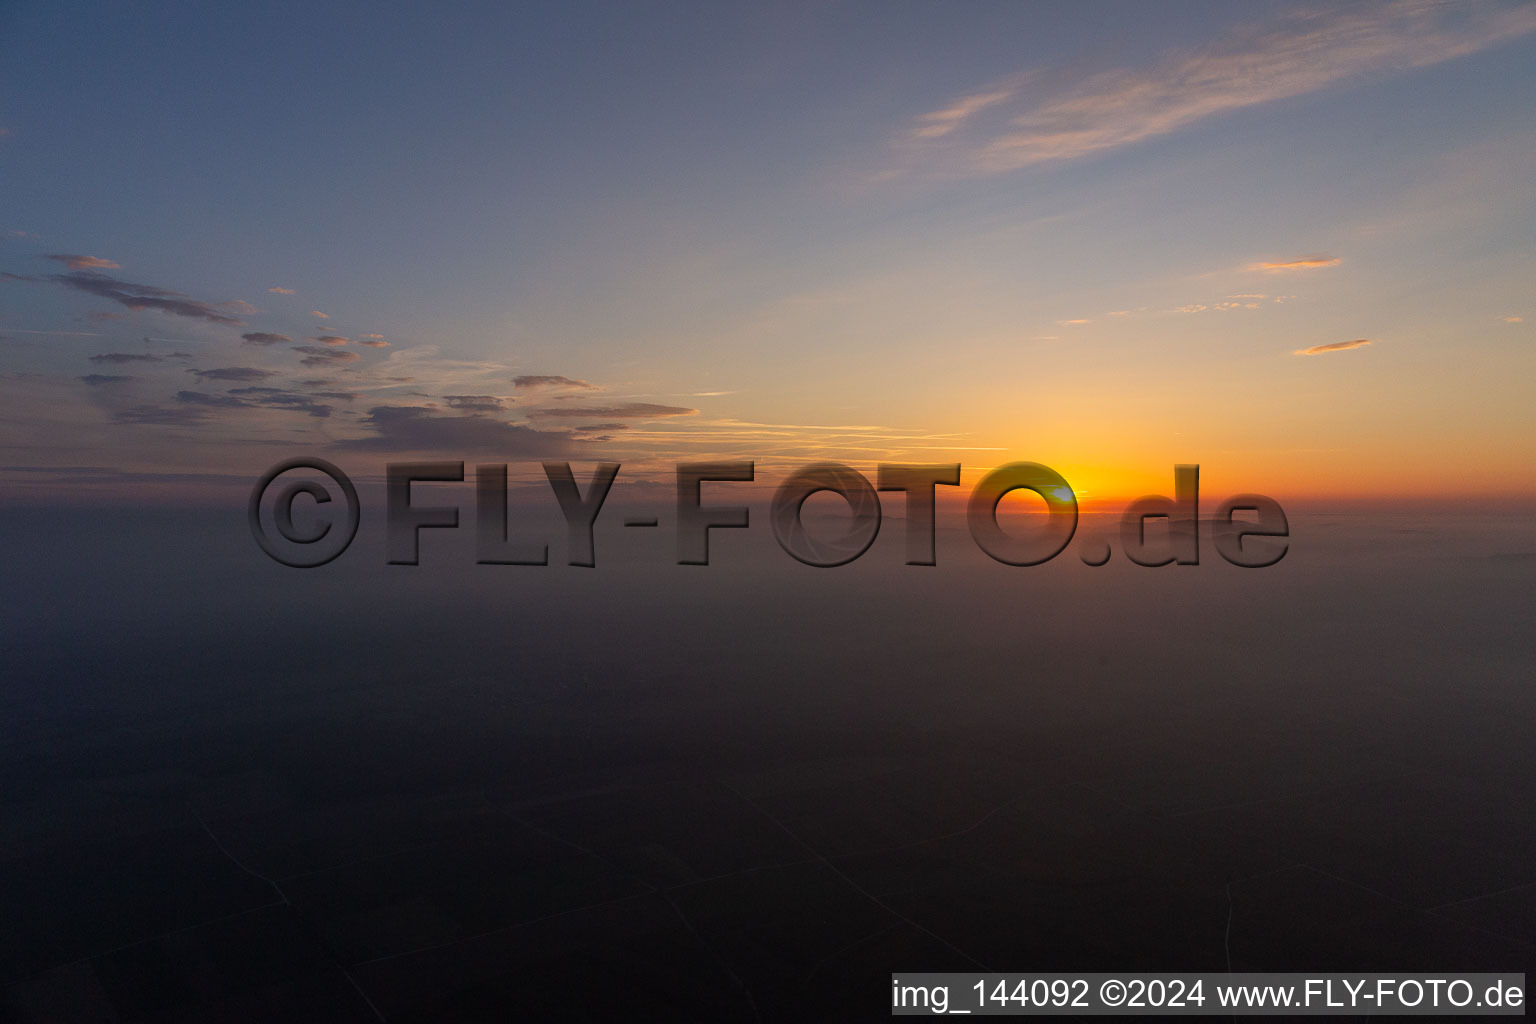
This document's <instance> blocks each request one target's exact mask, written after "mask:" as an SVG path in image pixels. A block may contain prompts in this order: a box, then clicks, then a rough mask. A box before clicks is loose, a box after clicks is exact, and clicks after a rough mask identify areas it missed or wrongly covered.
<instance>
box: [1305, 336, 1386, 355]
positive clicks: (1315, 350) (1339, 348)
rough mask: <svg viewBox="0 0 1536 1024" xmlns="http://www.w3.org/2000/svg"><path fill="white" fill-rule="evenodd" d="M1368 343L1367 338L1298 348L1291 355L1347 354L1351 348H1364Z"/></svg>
mask: <svg viewBox="0 0 1536 1024" xmlns="http://www.w3.org/2000/svg"><path fill="white" fill-rule="evenodd" d="M1370 343H1371V341H1370V339H1369V338H1356V339H1355V340H1354V341H1336V342H1334V343H1333V344H1331V345H1313V346H1312V347H1311V348H1299V349H1297V350H1296V351H1295V352H1292V353H1291V354H1292V355H1295V356H1320V355H1325V354H1326V353H1329V352H1348V351H1349V350H1350V349H1353V348H1364V347H1365V346H1367V345H1369V344H1370Z"/></svg>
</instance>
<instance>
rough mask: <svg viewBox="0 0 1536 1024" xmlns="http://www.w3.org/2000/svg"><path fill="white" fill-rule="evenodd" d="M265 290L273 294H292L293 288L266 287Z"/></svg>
mask: <svg viewBox="0 0 1536 1024" xmlns="http://www.w3.org/2000/svg"><path fill="white" fill-rule="evenodd" d="M267 291H268V292H270V293H271V294H273V295H292V294H293V289H292V288H277V287H272V288H268V289H267Z"/></svg>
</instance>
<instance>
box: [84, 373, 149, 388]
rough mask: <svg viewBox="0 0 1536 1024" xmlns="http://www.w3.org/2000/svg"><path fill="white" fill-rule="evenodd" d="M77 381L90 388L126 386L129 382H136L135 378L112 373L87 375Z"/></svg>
mask: <svg viewBox="0 0 1536 1024" xmlns="http://www.w3.org/2000/svg"><path fill="white" fill-rule="evenodd" d="M79 379H80V380H82V381H84V382H85V383H87V384H89V385H91V386H92V387H98V386H100V385H102V384H126V383H128V382H129V381H131V380H138V378H137V377H123V376H119V375H118V374H113V373H88V374H86V375H85V376H84V377H81V378H79Z"/></svg>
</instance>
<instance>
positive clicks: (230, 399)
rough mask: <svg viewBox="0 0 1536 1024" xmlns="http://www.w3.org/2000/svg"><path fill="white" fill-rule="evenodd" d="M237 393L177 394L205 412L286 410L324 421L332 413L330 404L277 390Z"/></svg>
mask: <svg viewBox="0 0 1536 1024" xmlns="http://www.w3.org/2000/svg"><path fill="white" fill-rule="evenodd" d="M237 391H238V392H239V393H238V394H237V393H236V392H235V391H231V392H230V393H229V394H227V395H210V394H208V393H206V392H203V391H178V392H176V401H178V402H181V403H183V404H185V405H194V406H201V407H202V408H205V409H254V408H266V409H283V410H286V411H289V412H302V413H307V414H308V415H310V416H314V417H316V418H317V419H325V418H326V417H327V416H329V415H330V414H331V407H330V406H329V405H326V404H324V403H323V402H316V401H315V400H314V399H313V398H311V397H310V396H308V395H299V394H294V393H292V392H288V391H282V390H279V389H278V388H239V389H237Z"/></svg>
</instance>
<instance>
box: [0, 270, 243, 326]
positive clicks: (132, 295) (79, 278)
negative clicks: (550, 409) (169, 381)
mask: <svg viewBox="0 0 1536 1024" xmlns="http://www.w3.org/2000/svg"><path fill="white" fill-rule="evenodd" d="M3 276H4V278H5V279H6V280H10V281H33V282H37V281H51V282H53V283H54V284H62V285H63V286H64V287H66V288H73V289H74V290H75V291H81V292H85V293H86V294H88V295H95V296H97V297H98V298H102V299H111V300H112V301H113V302H116V303H118V304H119V305H123V306H127V307H128V308H129V309H131V310H133V311H134V312H138V311H139V310H144V309H158V310H159V311H160V312H162V313H168V314H170V315H171V316H184V317H188V318H190V319H193V320H206V321H208V322H209V323H215V324H234V325H237V326H238V325H240V324H242V323H244V322H245V321H243V320H241V319H240V318H239V317H236V316H231V315H230V313H229V312H227V311H226V310H225V309H223V308H220V305H219V304H217V303H212V302H201V301H199V300H197V299H193V298H189V297H187V296H186V295H183V294H182V293H181V292H173V291H171V290H170V289H168V288H156V287H154V286H153V285H147V284H133V283H132V282H129V281H119V280H118V279H117V278H115V277H108V276H107V275H106V274H99V273H96V272H95V271H91V270H76V271H71V272H70V273H68V274H45V275H43V276H42V277H19V276H17V275H15V274H5V275H3ZM226 305H227V304H226ZM237 305H238V306H239V307H240V308H241V309H247V308H249V307H247V306H246V305H245V304H243V303H239V304H237Z"/></svg>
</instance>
